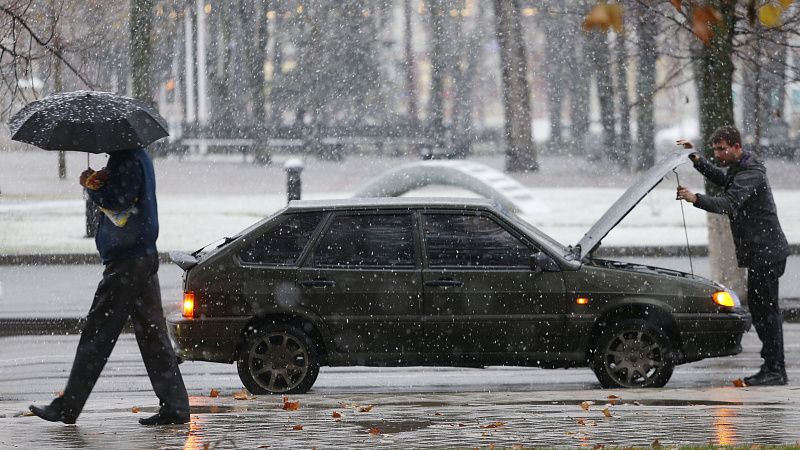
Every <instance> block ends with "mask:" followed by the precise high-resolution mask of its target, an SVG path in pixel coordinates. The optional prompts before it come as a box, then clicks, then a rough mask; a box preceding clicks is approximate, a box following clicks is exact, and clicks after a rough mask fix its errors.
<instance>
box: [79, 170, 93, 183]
mask: <svg viewBox="0 0 800 450" xmlns="http://www.w3.org/2000/svg"><path fill="white" fill-rule="evenodd" d="M92 175H94V169H86V170H84V171H83V172H81V176H80V178H79V179H78V182H79V183H80V184H81V186H83V187H87V186H86V184H87V181H88V180H89V178H90V177H91V176H92Z"/></svg>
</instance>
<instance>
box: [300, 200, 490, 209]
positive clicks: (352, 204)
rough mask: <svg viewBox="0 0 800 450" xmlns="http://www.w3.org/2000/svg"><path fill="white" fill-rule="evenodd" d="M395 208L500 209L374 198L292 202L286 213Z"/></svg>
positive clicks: (476, 204) (470, 203)
mask: <svg viewBox="0 0 800 450" xmlns="http://www.w3.org/2000/svg"><path fill="white" fill-rule="evenodd" d="M395 208H469V209H495V210H498V209H501V208H500V206H499V204H498V203H497V202H494V201H491V200H488V199H485V198H474V197H453V198H450V197H374V198H343V199H330V200H292V201H290V202H289V205H288V207H287V209H286V212H296V211H308V210H326V211H327V210H334V209H336V210H339V209H341V210H347V209H360V210H369V209H395Z"/></svg>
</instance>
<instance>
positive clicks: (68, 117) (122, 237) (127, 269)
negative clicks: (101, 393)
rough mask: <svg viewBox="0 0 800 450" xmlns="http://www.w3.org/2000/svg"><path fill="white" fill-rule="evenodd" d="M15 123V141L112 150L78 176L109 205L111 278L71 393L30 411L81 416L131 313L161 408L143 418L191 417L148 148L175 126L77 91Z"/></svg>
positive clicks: (103, 229) (98, 301) (93, 314)
mask: <svg viewBox="0 0 800 450" xmlns="http://www.w3.org/2000/svg"><path fill="white" fill-rule="evenodd" d="M9 127H10V128H11V130H12V139H15V140H22V141H25V142H29V143H34V144H35V145H38V146H40V147H42V148H45V149H63V150H80V151H87V152H91V153H101V152H104V153H108V154H109V159H108V164H107V166H106V167H105V169H103V170H101V171H98V172H94V171H92V170H91V169H87V170H86V171H84V172H83V173H82V174H81V176H80V184H81V186H83V187H84V188H85V190H86V193H87V195H88V196H89V198H90V199H91V200H92V201H93V202H94V203H96V204H97V205H98V206H99V207H100V208H101V210H102V211H103V212H104V213H105V214H103V215H101V216H100V223H99V227H98V231H97V235H96V237H95V244H96V246H97V250H98V252H99V253H100V257H101V258H102V260H103V264H104V265H105V270H104V271H103V279H102V281H100V284H99V285H98V287H97V291H96V293H95V295H94V301H93V303H92V307H91V309H90V310H89V313H88V315H87V317H86V322H85V324H84V326H83V330H82V331H81V338H80V342H79V344H78V349H77V352H76V354H75V361H74V363H73V365H72V370H71V372H70V375H69V379H68V381H67V385H66V388H65V389H64V393H63V395H61V396H59V397H57V398H55V399H54V400H53V401H52V402H51V403H50V404H49V405H47V406H34V405H31V407H30V410H31V412H33V413H34V414H35V415H37V416H39V417H41V418H42V419H45V420H48V421H52V422H64V423H67V424H72V423H75V421H76V420H77V419H78V416H79V415H80V413H81V411H82V410H83V407H84V405H85V403H86V401H87V399H88V397H89V394H90V393H91V391H92V388H93V387H94V385H95V382H96V381H97V379H98V378H99V376H100V372H101V371H102V370H103V367H104V366H105V363H106V361H108V357H109V355H110V354H111V351H112V350H113V348H114V344H115V343H116V341H117V339H118V337H119V335H120V333H121V332H122V328H123V327H124V325H125V323H126V322H127V321H128V318H129V317H130V318H131V319H132V321H133V327H134V330H135V333H136V340H137V343H138V344H139V350H140V351H141V354H142V359H143V360H144V364H145V367H146V369H147V374H148V375H149V377H150V382H151V384H152V386H153V390H154V391H155V393H156V396H157V397H158V399H159V402H160V406H161V407H160V410H159V411H158V413H157V414H155V415H153V416H151V417H147V418H143V419H140V420H139V423H141V424H143V425H167V424H184V423H187V422H188V421H189V399H188V396H187V393H186V387H185V386H184V383H183V378H182V377H181V373H180V370H179V369H178V361H177V358H176V356H175V353H174V350H173V349H172V345H171V343H170V341H169V337H168V335H167V330H166V324H165V321H164V314H163V311H162V307H161V289H160V286H159V281H158V251H157V249H156V239H157V238H158V208H157V202H156V180H155V171H154V169H153V162H152V161H151V159H150V157H149V156H148V155H147V152H145V150H144V149H143V147H145V146H146V145H147V144H149V143H151V142H153V141H154V140H156V139H159V138H161V137H163V136H165V135H166V134H167V133H166V126H165V123H164V119H163V118H161V116H159V115H158V113H157V112H155V111H154V110H152V109H151V108H150V107H149V106H147V105H145V104H144V103H142V102H139V101H137V100H134V99H130V98H127V97H121V96H116V95H114V94H107V93H95V92H77V93H68V94H57V95H54V96H51V97H48V98H46V99H43V100H40V101H38V102H33V103H31V104H29V105H27V106H26V107H25V108H23V109H22V110H21V111H20V112H19V113H17V114H16V115H15V116H14V117H13V118H12V120H11V121H10V122H9ZM26 130H27V132H26Z"/></svg>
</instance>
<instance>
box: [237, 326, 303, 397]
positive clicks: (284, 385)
mask: <svg viewBox="0 0 800 450" xmlns="http://www.w3.org/2000/svg"><path fill="white" fill-rule="evenodd" d="M236 368H237V369H238V371H239V378H240V379H241V380H242V384H244V387H245V388H247V390H248V391H250V392H251V393H253V394H304V393H306V392H308V390H309V389H311V386H313V385H314V382H315V381H316V380H317V375H319V358H318V357H317V352H316V349H315V346H314V342H313V341H312V339H311V338H310V337H309V336H308V335H307V334H306V333H304V332H303V331H302V330H300V329H299V328H297V327H294V326H291V325H274V326H267V327H261V328H256V329H255V330H253V331H252V332H251V333H249V334H248V336H246V338H245V341H244V345H243V346H242V349H241V351H240V352H239V359H238V361H237V362H236Z"/></svg>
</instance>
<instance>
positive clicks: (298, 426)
mask: <svg viewBox="0 0 800 450" xmlns="http://www.w3.org/2000/svg"><path fill="white" fill-rule="evenodd" d="M292 430H294V431H302V430H303V426H302V425H295V426H293V427H292Z"/></svg>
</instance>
